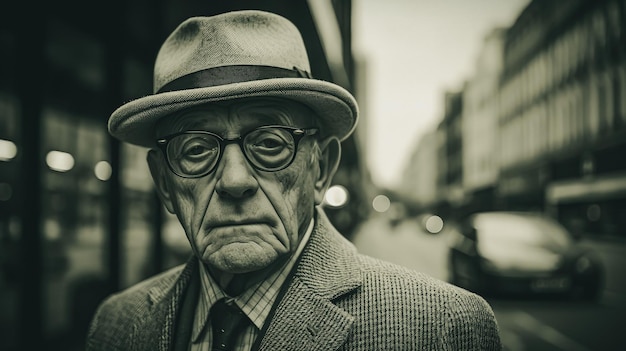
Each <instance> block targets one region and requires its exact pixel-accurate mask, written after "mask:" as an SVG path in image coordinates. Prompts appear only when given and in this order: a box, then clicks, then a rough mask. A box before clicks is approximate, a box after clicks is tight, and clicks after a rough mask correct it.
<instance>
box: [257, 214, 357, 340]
mask: <svg viewBox="0 0 626 351" xmlns="http://www.w3.org/2000/svg"><path fill="white" fill-rule="evenodd" d="M356 254H357V252H356V249H355V247H354V246H353V245H352V244H351V243H350V242H349V241H348V240H346V239H345V238H344V237H343V236H342V235H341V234H339V233H338V232H337V231H336V229H334V228H333V227H332V225H331V224H330V221H329V220H328V218H327V217H326V215H325V214H324V212H323V211H321V210H320V211H318V212H317V218H316V224H315V229H314V230H313V234H312V235H311V238H310V241H309V243H308V245H307V247H306V248H305V249H304V252H303V253H302V257H301V259H300V263H299V265H298V266H297V268H296V271H295V274H294V277H293V279H292V280H291V282H290V284H289V285H288V287H287V290H286V292H285V295H284V297H283V298H282V299H281V300H280V302H279V305H278V306H277V308H276V311H275V314H274V316H273V317H272V318H271V320H270V325H269V326H268V328H267V330H266V332H265V335H264V337H263V339H262V340H261V343H260V347H259V350H294V351H295V350H320V351H324V350H326V351H331V350H336V349H337V348H339V346H341V345H342V344H343V343H344V341H345V339H346V338H347V337H348V334H349V332H350V329H351V328H352V323H353V322H354V317H353V316H351V315H350V314H349V313H347V312H346V311H344V310H343V309H341V308H339V307H338V306H336V305H335V304H334V303H333V300H335V299H337V298H339V297H341V296H343V295H345V294H348V293H350V292H351V291H353V290H355V289H357V288H358V287H359V286H361V284H362V278H361V272H360V266H359V265H358V263H357V262H356Z"/></svg>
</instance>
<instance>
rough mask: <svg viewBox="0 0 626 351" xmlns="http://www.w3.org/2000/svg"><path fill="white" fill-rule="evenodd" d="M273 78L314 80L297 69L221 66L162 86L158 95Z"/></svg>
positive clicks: (188, 75) (185, 76)
mask: <svg viewBox="0 0 626 351" xmlns="http://www.w3.org/2000/svg"><path fill="white" fill-rule="evenodd" d="M272 78H309V79H311V78H313V77H312V76H311V74H310V73H309V72H307V71H303V70H301V69H299V68H297V67H294V68H293V69H286V68H281V67H272V66H253V65H237V66H221V67H213V68H208V69H205V70H201V71H198V72H193V73H190V74H187V75H184V76H182V77H179V78H176V79H174V80H173V81H171V82H169V83H167V84H165V85H164V86H162V87H161V88H160V89H159V90H158V91H157V93H165V92H169V91H178V90H187V89H196V88H207V87H214V86H219V85H226V84H233V83H241V82H250V81H255V80H262V79H272Z"/></svg>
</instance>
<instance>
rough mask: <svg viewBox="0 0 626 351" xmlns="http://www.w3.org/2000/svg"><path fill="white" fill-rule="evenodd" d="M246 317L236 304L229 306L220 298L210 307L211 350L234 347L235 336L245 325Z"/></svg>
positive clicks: (224, 349) (228, 349) (223, 349)
mask: <svg viewBox="0 0 626 351" xmlns="http://www.w3.org/2000/svg"><path fill="white" fill-rule="evenodd" d="M247 321H248V317H247V316H246V315H245V314H244V313H243V312H242V311H241V309H239V307H237V306H234V305H233V306H231V305H229V304H228V303H226V300H224V299H221V300H219V301H217V302H216V303H215V304H214V305H213V307H211V325H212V326H213V350H219V351H230V350H233V349H234V346H235V342H236V340H237V336H238V335H239V334H240V333H241V332H242V331H243V330H244V328H245V327H246V325H247V323H246V322H247Z"/></svg>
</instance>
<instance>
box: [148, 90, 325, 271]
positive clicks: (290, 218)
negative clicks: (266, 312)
mask: <svg viewBox="0 0 626 351" xmlns="http://www.w3.org/2000/svg"><path fill="white" fill-rule="evenodd" d="M313 120H314V119H313V118H312V113H311V112H310V111H309V110H308V109H307V108H305V107H304V106H302V105H299V104H296V103H293V102H289V101H282V100H280V101H276V100H247V101H244V102H237V103H233V104H229V105H211V106H204V107H200V108H195V109H193V110H188V111H185V112H183V113H180V114H178V115H176V116H175V117H173V118H168V119H166V120H163V121H161V122H160V123H159V124H158V125H157V136H158V137H163V136H167V135H170V134H173V133H176V132H180V131H189V130H202V131H210V132H213V133H216V134H218V135H220V136H222V137H223V138H228V139H229V138H236V137H238V136H240V135H241V134H243V133H245V132H247V131H249V130H251V129H254V128H256V127H259V126H265V125H282V126H291V127H298V128H310V127H313V126H314V125H313ZM150 153H151V156H149V162H150V166H151V170H152V173H153V176H154V178H155V182H156V183H157V188H158V190H159V192H160V194H161V197H162V199H164V202H165V205H166V207H167V208H168V210H170V211H171V212H174V213H175V214H176V215H177V216H178V219H179V220H180V222H181V224H182V226H183V227H184V229H185V232H186V234H187V237H188V239H189V241H190V243H191V246H192V249H193V251H194V253H195V254H196V255H197V256H198V257H199V258H200V259H201V261H203V262H204V263H206V264H207V265H208V266H209V267H211V268H213V269H216V270H218V271H220V272H225V273H232V274H240V273H247V272H252V271H257V270H260V269H263V268H266V267H268V266H269V265H271V264H272V263H273V262H275V261H276V260H277V259H279V258H281V257H286V256H287V255H289V254H291V253H292V252H294V251H295V249H296V248H297V246H298V244H299V242H300V240H301V237H302V234H303V233H304V231H306V228H307V226H308V225H309V223H310V221H311V218H312V216H313V210H314V206H315V202H316V191H318V192H321V191H324V190H325V189H322V188H320V185H319V183H320V182H318V179H319V176H320V164H319V154H320V152H319V147H318V146H317V144H316V141H315V140H314V138H313V137H305V138H304V139H302V140H301V142H300V144H299V147H298V150H297V153H296V156H295V159H294V160H293V162H292V163H291V165H289V166H288V167H287V168H285V169H283V170H279V171H276V172H267V171H260V170H257V169H255V168H254V167H252V165H251V164H250V163H249V162H248V161H247V160H246V158H245V156H244V154H243V152H242V150H241V148H240V146H239V145H237V144H236V143H230V144H227V145H226V147H225V148H224V150H223V155H222V158H221V160H220V161H219V163H218V164H217V165H216V167H215V169H214V170H213V171H212V172H211V173H209V174H208V175H206V176H203V177H201V178H194V179H189V178H182V177H179V176H177V175H175V174H174V173H172V172H171V171H170V170H169V169H168V167H167V164H166V161H165V157H164V155H163V154H162V153H161V152H160V151H155V150H152V151H150ZM318 195H319V194H318ZM318 198H319V196H318Z"/></svg>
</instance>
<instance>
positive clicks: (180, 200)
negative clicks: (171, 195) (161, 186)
mask: <svg viewBox="0 0 626 351" xmlns="http://www.w3.org/2000/svg"><path fill="white" fill-rule="evenodd" d="M209 201H210V196H209V194H208V193H207V192H206V191H205V192H202V191H201V190H200V189H198V188H197V187H189V188H187V189H185V190H181V191H179V192H178V194H177V207H178V210H177V215H178V219H179V221H180V223H181V224H182V226H183V228H184V230H185V233H186V234H187V237H188V238H189V239H190V240H192V241H193V242H192V245H194V246H199V245H201V244H202V241H203V238H201V237H198V236H199V235H200V233H199V231H200V227H201V223H202V219H203V218H204V216H205V212H206V208H207V205H208V203H209Z"/></svg>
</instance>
